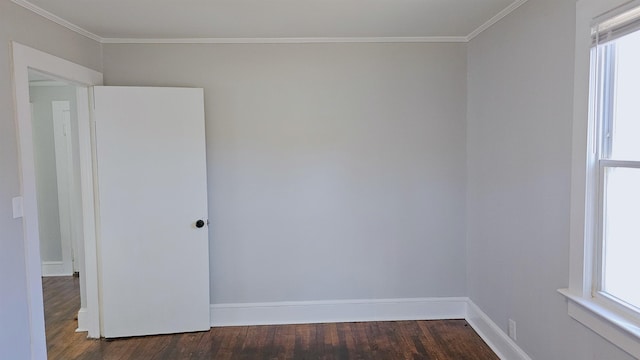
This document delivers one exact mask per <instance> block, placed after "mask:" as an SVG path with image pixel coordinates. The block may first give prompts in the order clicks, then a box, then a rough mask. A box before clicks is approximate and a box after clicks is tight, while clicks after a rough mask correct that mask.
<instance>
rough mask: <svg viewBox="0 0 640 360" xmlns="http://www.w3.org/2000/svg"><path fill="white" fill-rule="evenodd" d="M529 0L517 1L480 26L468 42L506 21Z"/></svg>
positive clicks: (468, 38)
mask: <svg viewBox="0 0 640 360" xmlns="http://www.w3.org/2000/svg"><path fill="white" fill-rule="evenodd" d="M526 2H527V0H516V1H514V2H513V3H511V5H509V6H507V7H506V8H504V9H503V10H502V11H500V12H499V13H497V14H496V16H494V17H492V18H491V19H489V21H487V22H486V23H484V24H482V25H480V26H479V27H478V28H477V29H475V30H473V31H472V32H471V34H469V35H467V42H469V41H471V40H473V39H474V38H475V37H476V36H478V35H480V34H481V33H482V32H484V31H485V30H487V29H488V28H490V27H492V26H493V25H494V24H495V23H497V22H498V21H500V20H502V19H504V18H505V17H506V16H507V15H509V14H511V13H512V12H514V11H515V10H516V9H517V8H519V7H520V6H522V4H524V3H526Z"/></svg>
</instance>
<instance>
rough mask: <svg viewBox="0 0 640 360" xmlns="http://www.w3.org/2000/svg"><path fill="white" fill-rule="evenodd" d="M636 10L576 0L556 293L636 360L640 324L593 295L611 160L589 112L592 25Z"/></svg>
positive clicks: (612, 1) (620, 3) (620, 0)
mask: <svg viewBox="0 0 640 360" xmlns="http://www.w3.org/2000/svg"><path fill="white" fill-rule="evenodd" d="M637 6H640V0H634V1H631V2H630V1H629V0H578V1H577V3H576V47H575V76H574V118H573V139H572V140H573V144H572V169H571V174H572V177H571V223H570V249H569V255H570V259H569V260H570V261H569V287H568V288H566V289H560V290H558V291H559V292H560V293H561V294H563V295H564V296H566V297H567V299H568V312H569V316H571V317H572V318H574V319H575V320H577V321H579V322H580V323H582V324H583V325H585V326H587V327H588V328H590V329H591V330H593V331H594V332H596V333H598V334H600V335H601V336H602V337H604V338H605V339H607V340H609V341H610V342H612V343H613V344H615V345H616V346H618V347H620V348H621V349H623V350H624V351H626V352H628V353H629V354H631V355H633V356H634V357H636V358H640V322H638V320H637V318H636V317H635V314H634V313H633V312H629V311H627V309H626V308H625V307H624V306H622V305H620V304H617V303H616V302H615V301H612V300H610V299H607V298H606V296H603V295H602V294H599V293H598V292H597V291H594V289H598V288H599V287H598V286H597V285H598V283H599V276H598V275H597V274H598V272H599V271H600V269H599V263H600V262H599V261H598V260H597V259H598V256H599V253H600V251H599V250H598V249H599V248H600V247H599V246H600V236H598V233H599V230H598V229H599V228H600V226H601V225H600V224H599V221H598V220H597V219H601V216H600V215H601V214H600V211H599V205H598V202H599V199H600V196H601V192H602V191H601V186H600V184H599V183H600V179H599V178H598V177H599V174H600V167H601V166H602V165H604V164H606V162H608V161H609V160H603V161H600V162H599V161H598V153H597V151H598V149H597V147H598V133H597V129H596V127H597V125H598V121H597V120H598V119H597V118H596V116H595V114H594V112H593V111H591V109H593V108H594V105H595V104H594V102H593V101H591V100H592V99H591V98H590V93H591V91H593V90H594V89H595V88H591V86H595V81H592V79H595V76H596V75H597V73H596V72H595V71H594V70H595V67H593V66H592V64H591V58H592V56H591V54H592V51H593V50H592V40H591V28H592V25H593V23H594V21H596V19H599V18H602V17H603V14H608V15H604V17H607V16H610V17H613V16H615V15H617V14H620V13H622V12H625V11H627V10H629V9H631V8H634V7H637ZM612 164H613V163H612ZM616 165H619V164H618V162H616ZM622 165H624V164H622ZM626 165H629V164H626Z"/></svg>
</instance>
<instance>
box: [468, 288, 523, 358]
mask: <svg viewBox="0 0 640 360" xmlns="http://www.w3.org/2000/svg"><path fill="white" fill-rule="evenodd" d="M466 320H467V322H468V323H469V325H471V327H472V328H473V330H475V331H476V332H477V333H478V335H480V337H481V338H482V340H484V342H485V343H487V345H489V347H490V348H491V350H493V352H495V353H496V355H498V357H499V358H500V359H503V360H531V357H529V355H527V353H526V352H524V350H522V349H521V348H520V347H519V346H518V345H517V344H516V343H515V342H514V341H513V340H511V338H510V337H509V336H508V335H507V334H506V333H505V332H504V331H502V329H500V327H499V326H498V325H496V323H494V322H493V321H492V320H491V318H489V316H487V314H485V313H484V312H483V311H482V310H480V308H479V307H478V306H477V305H476V304H474V303H473V301H471V300H469V301H468V303H467V316H466Z"/></svg>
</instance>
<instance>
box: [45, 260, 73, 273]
mask: <svg viewBox="0 0 640 360" xmlns="http://www.w3.org/2000/svg"><path fill="white" fill-rule="evenodd" d="M71 275H73V274H72V273H70V272H69V271H65V266H64V262H62V261H43V262H42V276H71Z"/></svg>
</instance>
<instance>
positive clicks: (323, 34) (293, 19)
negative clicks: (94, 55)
mask: <svg viewBox="0 0 640 360" xmlns="http://www.w3.org/2000/svg"><path fill="white" fill-rule="evenodd" d="M12 1H14V2H15V3H17V4H19V5H22V6H25V7H27V8H31V10H34V11H36V12H39V13H40V14H42V15H45V16H47V17H50V18H51V16H50V15H51V14H53V15H54V16H53V17H54V18H56V17H57V18H59V19H58V20H62V21H58V22H63V23H65V22H68V23H70V24H66V25H68V27H71V28H73V27H74V25H75V26H77V27H79V28H80V29H76V30H80V32H82V30H84V31H86V32H88V33H90V34H88V35H89V36H90V37H91V35H92V34H93V35H94V36H95V37H97V38H98V39H99V40H102V39H114V38H115V39H176V38H382V37H385V38H386V37H396V38H407V37H423V38H425V37H431V38H437V37H456V38H460V39H462V40H464V39H468V38H469V37H473V36H475V34H477V33H478V32H480V31H482V30H484V28H486V27H488V26H489V25H491V24H492V23H493V22H495V21H497V20H499V19H500V18H501V17H502V16H504V15H506V14H507V13H508V12H510V11H512V10H513V9H515V8H516V7H517V6H519V5H520V4H522V3H524V1H526V0H82V1H78V0H28V2H27V1H26V0H12ZM34 5H35V6H34ZM42 10H44V11H42ZM85 35H87V34H85ZM460 39H459V40H460Z"/></svg>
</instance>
